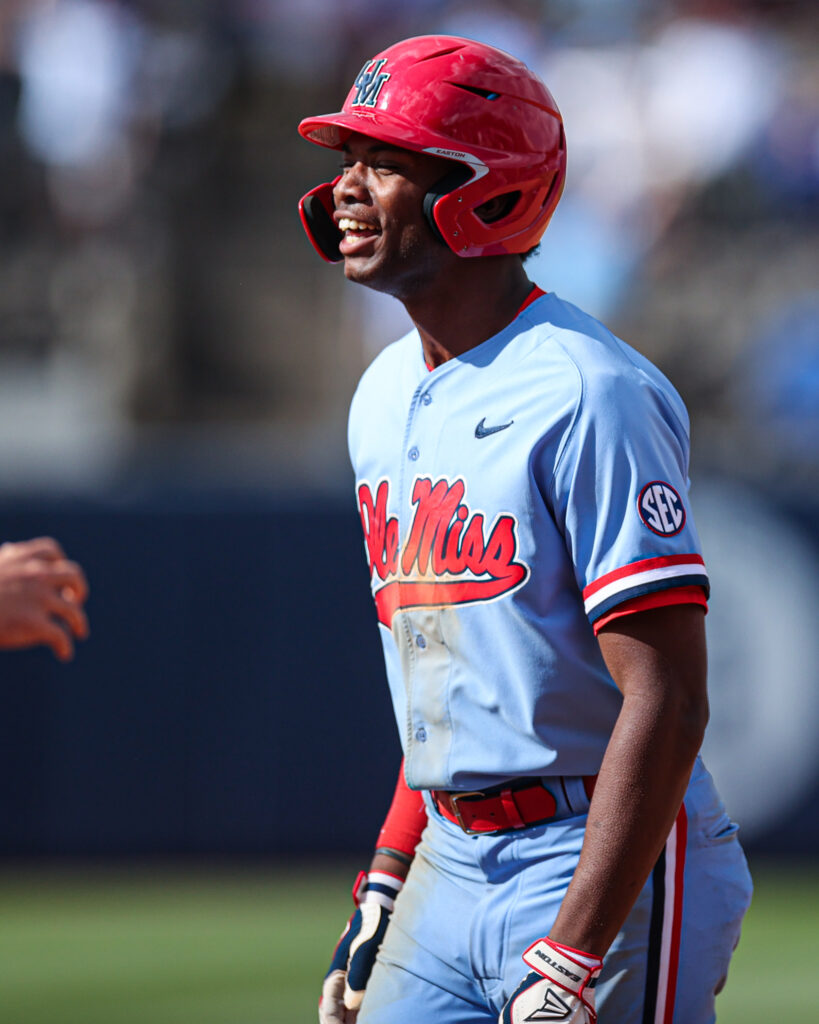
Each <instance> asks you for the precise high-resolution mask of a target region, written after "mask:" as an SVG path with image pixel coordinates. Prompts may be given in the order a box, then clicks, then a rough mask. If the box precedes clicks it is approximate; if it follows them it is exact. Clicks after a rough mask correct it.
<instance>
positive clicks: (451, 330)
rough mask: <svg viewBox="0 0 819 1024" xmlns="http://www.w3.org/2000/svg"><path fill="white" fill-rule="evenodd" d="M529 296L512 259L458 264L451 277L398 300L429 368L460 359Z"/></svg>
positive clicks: (444, 276) (508, 319)
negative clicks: (406, 313)
mask: <svg viewBox="0 0 819 1024" xmlns="http://www.w3.org/2000/svg"><path fill="white" fill-rule="evenodd" d="M531 290H532V282H531V281H530V280H529V278H528V277H527V276H526V271H525V270H524V269H523V264H522V263H521V261H520V260H519V259H518V258H517V257H515V256H490V257H485V258H482V259H474V260H470V259H459V260H458V263H457V264H456V265H455V267H452V268H451V273H448V274H442V275H440V277H438V278H437V279H436V280H435V281H432V282H428V283H427V284H426V286H425V287H424V289H423V291H422V292H419V293H416V294H414V295H411V296H406V297H404V298H403V302H404V306H405V307H406V310H407V312H408V313H409V315H410V317H411V318H412V321H413V323H414V324H415V326H416V328H417V329H418V333H419V334H420V336H421V343H422V345H423V348H424V358H425V359H426V362H427V365H429V366H431V367H435V366H440V365H441V363H445V362H447V360H449V359H453V358H455V357H456V356H459V355H463V354H464V352H468V351H469V350H470V349H473V348H475V347H476V346H477V345H480V344H481V343H482V342H484V341H486V340H487V339H488V338H491V337H492V336H493V335H495V334H497V333H498V331H501V330H503V328H504V327H506V326H507V324H510V323H511V322H512V320H514V318H515V316H516V315H517V312H518V310H519V309H520V307H521V306H522V305H523V302H524V301H525V299H526V296H527V295H528V294H529V292H530V291H531Z"/></svg>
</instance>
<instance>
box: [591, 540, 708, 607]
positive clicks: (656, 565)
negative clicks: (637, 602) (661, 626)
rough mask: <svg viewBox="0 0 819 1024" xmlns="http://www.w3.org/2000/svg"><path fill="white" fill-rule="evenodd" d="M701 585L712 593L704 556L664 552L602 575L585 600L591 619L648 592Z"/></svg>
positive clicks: (706, 591) (706, 592)
mask: <svg viewBox="0 0 819 1024" xmlns="http://www.w3.org/2000/svg"><path fill="white" fill-rule="evenodd" d="M687 586H700V587H702V588H703V590H704V591H705V596H706V597H707V596H708V591H709V583H708V573H707V572H706V570H705V563H704V562H703V560H702V556H701V555H696V554H686V555H664V556H662V557H660V558H643V559H641V560H640V561H639V562H632V563H631V564H630V565H624V566H623V567H622V568H620V569H614V570H613V571H612V572H607V573H605V575H603V576H600V577H598V578H597V579H596V580H594V581H593V582H592V583H590V584H589V585H588V586H587V587H585V588H584V590H583V602H584V606H585V609H586V615H587V616H588V617H589V621H590V622H592V623H593V622H595V621H596V620H597V619H599V618H600V617H601V616H603V615H605V614H606V612H608V611H610V610H611V609H612V608H615V607H616V606H617V605H619V604H622V603H623V602H624V601H630V600H632V599H633V598H635V597H642V596H643V595H644V594H653V593H655V592H657V591H659V590H668V589H670V588H672V587H687Z"/></svg>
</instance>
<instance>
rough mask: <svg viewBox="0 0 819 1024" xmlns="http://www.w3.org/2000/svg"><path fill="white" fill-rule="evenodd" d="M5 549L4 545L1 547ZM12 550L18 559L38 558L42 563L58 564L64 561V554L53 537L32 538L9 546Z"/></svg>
mask: <svg viewBox="0 0 819 1024" xmlns="http://www.w3.org/2000/svg"><path fill="white" fill-rule="evenodd" d="M3 546H4V547H6V545H5V544H4V545H3ZM8 547H10V548H13V549H14V554H15V555H16V556H17V557H19V558H38V559H40V560H41V561H44V562H58V561H60V560H61V559H62V560H65V553H64V551H63V549H62V548H61V547H60V545H59V544H58V543H57V541H56V540H54V538H53V537H32V539H31V540H21V541H16V542H14V543H12V544H9V545H8Z"/></svg>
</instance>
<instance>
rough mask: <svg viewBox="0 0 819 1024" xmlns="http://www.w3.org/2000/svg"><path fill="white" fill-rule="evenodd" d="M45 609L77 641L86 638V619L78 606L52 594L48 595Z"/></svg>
mask: <svg viewBox="0 0 819 1024" xmlns="http://www.w3.org/2000/svg"><path fill="white" fill-rule="evenodd" d="M47 607H48V610H49V612H50V613H51V614H52V615H56V616H57V618H58V619H59V620H60V624H62V625H65V626H67V627H68V629H69V630H70V631H71V632H72V633H73V634H74V636H75V637H77V639H79V640H85V638H86V637H87V636H88V618H87V617H86V614H85V612H84V611H83V610H82V608H80V606H79V605H78V604H75V602H74V601H68V600H66V599H65V598H64V597H61V596H60V595H59V594H54V593H52V594H50V595H49V599H48V605H47Z"/></svg>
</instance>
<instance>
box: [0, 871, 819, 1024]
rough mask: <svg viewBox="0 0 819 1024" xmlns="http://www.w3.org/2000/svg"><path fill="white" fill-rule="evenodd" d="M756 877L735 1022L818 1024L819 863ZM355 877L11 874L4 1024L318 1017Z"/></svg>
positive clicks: (275, 1023) (4, 916) (0, 875)
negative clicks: (320, 996) (321, 984)
mask: <svg viewBox="0 0 819 1024" xmlns="http://www.w3.org/2000/svg"><path fill="white" fill-rule="evenodd" d="M754 873H755V877H756V886H757V890H756V897H755V901H754V905H753V907H752V909H751V911H750V912H749V915H748V918H747V919H746V925H745V929H744V934H743V938H742V942H741V943H740V947H739V950H738V951H737V954H736V957H735V959H734V963H733V965H732V969H731V976H730V979H729V983H728V987H727V989H726V991H725V992H724V993H723V995H721V996H720V998H719V1002H718V1010H719V1021H720V1024H771V1022H772V1021H791V1020H805V1021H806V1020H810V1019H813V1016H814V1015H815V1013H816V1005H817V1000H816V990H815V986H814V983H813V979H812V973H811V972H812V970H813V962H814V959H815V956H814V954H815V951H816V946H817V941H816V933H817V922H818V921H819V871H818V870H816V869H807V868H806V869H801V870H796V869H792V868H791V869H788V870H779V871H778V870H775V869H774V868H758V869H757V870H756V871H755V872H754ZM353 874H354V872H353V871H351V869H349V868H338V869H335V868H334V869H331V870H321V871H316V872H311V873H309V874H307V873H296V872H288V871H283V870H279V871H273V870H270V871H254V872H244V873H243V872H228V871H211V872H204V871H201V870H197V869H192V870H189V871H182V870H175V871H170V870H166V871H163V872H150V871H148V870H146V869H140V870H132V871H126V870H118V871H113V870H100V871H96V872H90V871H85V872H79V871H33V870H29V871H10V870H5V871H3V872H0V1024H314V1022H315V1020H316V1011H315V1006H316V999H317V995H318V986H319V981H320V978H321V976H322V974H323V973H324V970H325V967H326V962H327V960H328V957H329V955H330V952H331V950H332V947H333V945H334V943H335V939H336V937H337V935H338V932H339V930H340V928H341V925H342V924H343V922H344V920H345V919H346V916H347V915H348V913H349V910H350V899H349V889H350V884H351V879H352V877H353ZM773 952H775V953H776V979H775V980H774V979H773V978H772V976H771V964H772V957H771V954H772V953H773ZM432 1024H434V1022H432Z"/></svg>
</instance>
